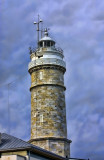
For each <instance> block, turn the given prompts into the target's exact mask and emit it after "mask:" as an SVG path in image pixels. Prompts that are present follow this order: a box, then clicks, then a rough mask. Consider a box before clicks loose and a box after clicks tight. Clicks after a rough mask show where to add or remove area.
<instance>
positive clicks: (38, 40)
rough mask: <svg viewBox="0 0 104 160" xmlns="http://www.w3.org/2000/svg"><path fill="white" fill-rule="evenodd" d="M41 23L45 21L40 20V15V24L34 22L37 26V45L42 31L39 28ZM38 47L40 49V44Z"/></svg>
mask: <svg viewBox="0 0 104 160" xmlns="http://www.w3.org/2000/svg"><path fill="white" fill-rule="evenodd" d="M41 22H43V21H42V19H40V16H39V15H38V22H34V24H37V44H38V42H39V31H41V30H40V28H39V24H40V23H41ZM38 47H39V44H38Z"/></svg>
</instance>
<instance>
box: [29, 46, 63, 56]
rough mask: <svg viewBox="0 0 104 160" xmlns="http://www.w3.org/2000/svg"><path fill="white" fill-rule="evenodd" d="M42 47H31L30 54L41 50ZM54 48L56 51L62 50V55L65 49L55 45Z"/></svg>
mask: <svg viewBox="0 0 104 160" xmlns="http://www.w3.org/2000/svg"><path fill="white" fill-rule="evenodd" d="M40 48H42V49H43V48H46V47H40ZM40 48H36V47H35V48H31V47H30V48H29V50H30V55H31V54H32V53H36V52H37V51H39V50H40ZM52 49H53V50H56V51H58V52H60V53H61V54H62V55H63V50H62V49H61V48H60V47H56V46H55V47H54V48H52Z"/></svg>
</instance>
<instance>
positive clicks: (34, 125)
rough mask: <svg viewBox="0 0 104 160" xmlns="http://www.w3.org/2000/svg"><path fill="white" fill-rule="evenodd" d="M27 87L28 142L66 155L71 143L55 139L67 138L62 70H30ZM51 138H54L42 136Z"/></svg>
mask: <svg viewBox="0 0 104 160" xmlns="http://www.w3.org/2000/svg"><path fill="white" fill-rule="evenodd" d="M30 90H31V140H32V141H31V140H30V141H31V143H32V144H35V145H37V146H39V147H42V148H44V149H46V150H49V151H52V152H54V153H56V154H59V155H61V156H65V157H66V156H68V157H69V154H70V152H69V145H70V142H69V143H68V142H66V141H64V140H61V141H60V140H57V138H62V139H67V127H66V108H65V87H64V73H63V70H61V69H59V67H58V68H57V67H55V66H47V67H45V68H41V67H40V69H39V67H38V69H37V70H35V71H32V72H31V87H30ZM52 137H53V138H56V139H55V140H50V139H49V140H47V139H44V138H52ZM42 138H43V139H44V140H43V139H42ZM37 139H40V140H37ZM41 139H42V140H41Z"/></svg>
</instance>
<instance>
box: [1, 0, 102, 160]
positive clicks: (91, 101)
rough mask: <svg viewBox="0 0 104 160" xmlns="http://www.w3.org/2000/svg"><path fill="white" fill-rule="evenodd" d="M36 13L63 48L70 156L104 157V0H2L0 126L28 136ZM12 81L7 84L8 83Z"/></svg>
mask: <svg viewBox="0 0 104 160" xmlns="http://www.w3.org/2000/svg"><path fill="white" fill-rule="evenodd" d="M37 14H40V15H41V18H42V19H43V20H44V27H49V28H50V35H51V37H52V38H54V39H55V40H56V41H57V44H58V45H59V46H60V47H61V48H62V49H63V50H64V55H65V61H66V66H67V71H66V74H65V85H66V88H67V90H66V108H67V123H68V125H67V127H68V138H69V139H71V140H72V144H71V157H79V158H90V159H91V160H98V159H99V160H104V53H103V52H104V1H103V0H101V1H99V0H87V1H85V0H44V1H43V0H35V1H34V0H31V1H30V0H22V1H20V0H18V1H14V0H9V1H7V0H1V1H0V132H8V87H9V106H10V115H11V123H10V134H12V135H15V136H17V137H19V138H22V139H24V140H28V139H29V138H30V92H29V87H30V76H29V74H28V72H27V66H28V63H29V61H30V59H29V54H28V53H29V50H28V48H29V46H32V47H35V46H36V28H35V26H34V25H33V22H34V21H36V20H37ZM10 82H12V83H11V84H10V85H9V86H8V85H6V84H8V83H10Z"/></svg>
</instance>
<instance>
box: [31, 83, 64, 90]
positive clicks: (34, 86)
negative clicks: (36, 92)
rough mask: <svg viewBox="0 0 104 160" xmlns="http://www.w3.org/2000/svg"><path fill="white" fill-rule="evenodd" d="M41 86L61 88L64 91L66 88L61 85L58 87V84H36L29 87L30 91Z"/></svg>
mask: <svg viewBox="0 0 104 160" xmlns="http://www.w3.org/2000/svg"><path fill="white" fill-rule="evenodd" d="M41 86H57V87H61V88H63V89H64V90H66V87H65V86H63V85H60V84H56V83H55V84H54V83H45V84H44V83H42V84H36V85H33V86H31V87H30V91H31V90H32V89H33V88H36V87H41Z"/></svg>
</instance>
